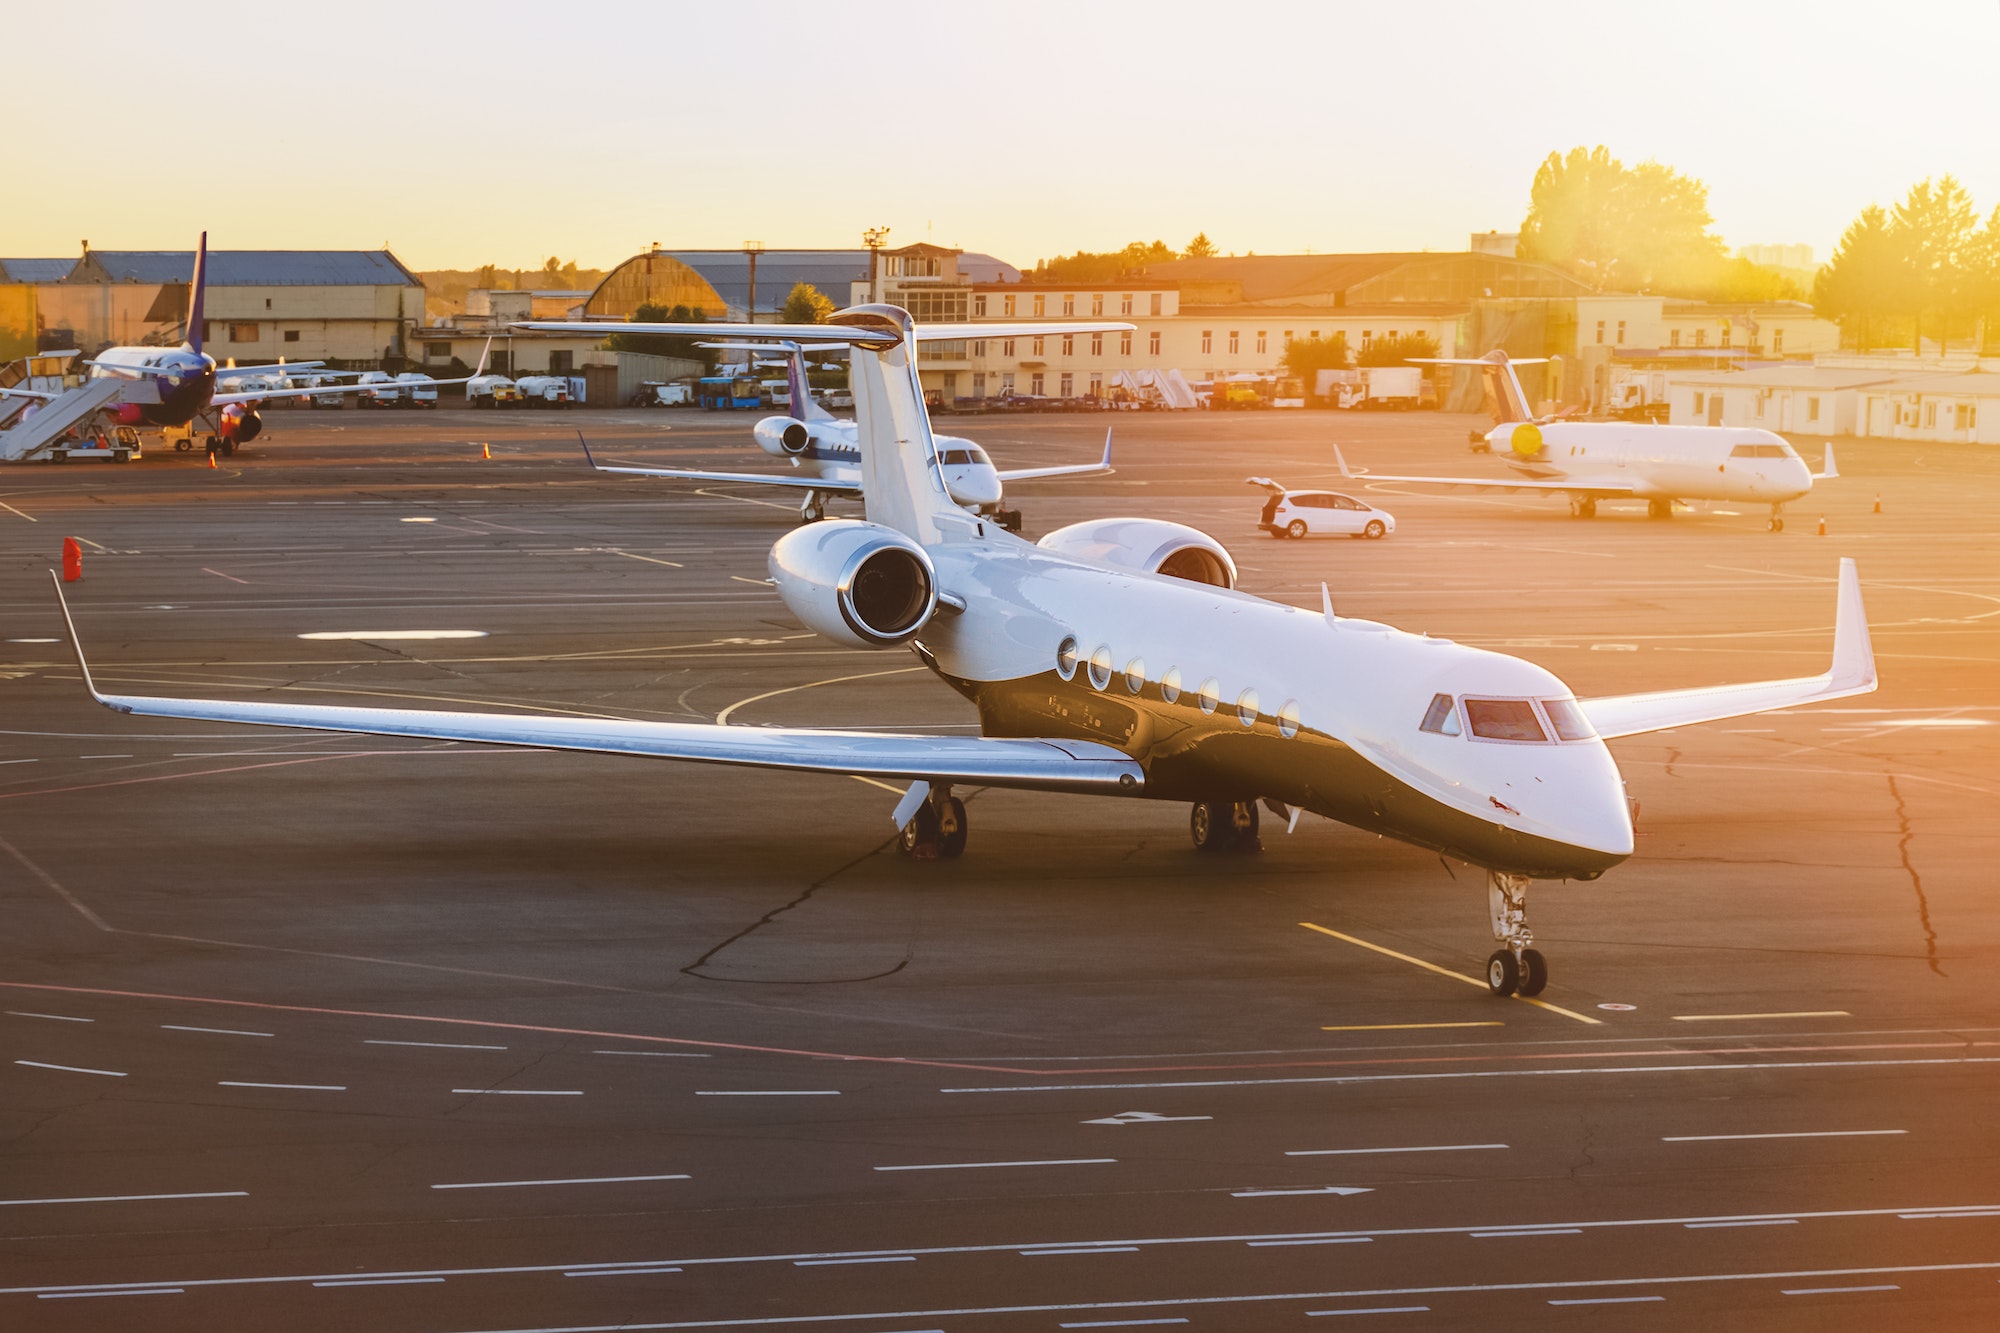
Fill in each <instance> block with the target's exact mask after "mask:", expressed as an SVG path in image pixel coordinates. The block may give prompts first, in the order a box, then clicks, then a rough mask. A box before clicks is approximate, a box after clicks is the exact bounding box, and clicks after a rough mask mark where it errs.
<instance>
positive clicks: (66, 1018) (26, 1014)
mask: <svg viewBox="0 0 2000 1333" xmlns="http://www.w3.org/2000/svg"><path fill="white" fill-rule="evenodd" d="M5 1012H6V1013H7V1014H8V1015H9V1016H11V1017H13V1018H53V1019H54V1020H55V1021H56V1022H58V1023H95V1022H96V1021H97V1020H96V1019H94V1018H77V1017H75V1016H74V1015H72V1014H38V1013H34V1012H32V1011H31V1010H27V1009H8V1010H6V1011H5Z"/></svg>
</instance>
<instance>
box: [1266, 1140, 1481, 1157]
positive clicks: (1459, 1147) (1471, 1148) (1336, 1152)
mask: <svg viewBox="0 0 2000 1333" xmlns="http://www.w3.org/2000/svg"><path fill="white" fill-rule="evenodd" d="M1509 1146H1510V1145H1508V1144H1505V1143H1434V1144H1428V1145H1426V1146H1424V1147H1421V1148H1301V1149H1298V1150H1297V1151H1294V1152H1288V1153H1286V1154H1285V1156H1287V1157H1366V1156H1372V1155H1374V1154H1376V1153H1405V1152H1481V1151H1484V1150H1487V1149H1493V1148H1506V1147H1509Z"/></svg>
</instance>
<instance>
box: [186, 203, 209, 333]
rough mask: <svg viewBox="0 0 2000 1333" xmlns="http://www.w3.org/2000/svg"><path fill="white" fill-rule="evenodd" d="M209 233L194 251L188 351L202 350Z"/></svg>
mask: <svg viewBox="0 0 2000 1333" xmlns="http://www.w3.org/2000/svg"><path fill="white" fill-rule="evenodd" d="M207 297H208V233H207V232H203V233H202V234H201V241H200V242H199V243H198V244H197V245H196V246H195V249H194V282H193V284H192V285H191V287H190V289H189V291H188V322H187V345H188V350H190V351H194V352H199V351H200V350H201V326H202V324H203V322H204V321H203V311H204V310H205V309H206V308H207V305H208V301H207Z"/></svg>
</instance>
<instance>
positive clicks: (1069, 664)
mask: <svg viewBox="0 0 2000 1333" xmlns="http://www.w3.org/2000/svg"><path fill="white" fill-rule="evenodd" d="M1077 656H1078V649H1077V646H1076V635H1074V634H1072V635H1070V636H1069V637H1068V638H1066V639H1064V640H1063V641H1062V643H1061V644H1059V645H1058V646H1057V647H1056V674H1057V675H1058V676H1061V677H1062V678H1063V679H1064V680H1068V679H1070V678H1071V677H1072V676H1074V675H1076V660H1077Z"/></svg>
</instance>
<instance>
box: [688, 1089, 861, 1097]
mask: <svg viewBox="0 0 2000 1333" xmlns="http://www.w3.org/2000/svg"><path fill="white" fill-rule="evenodd" d="M839 1095H840V1089H838V1088H804V1089H798V1090H795V1091H783V1092H709V1091H698V1092H696V1093H695V1096H697V1097H838V1096H839Z"/></svg>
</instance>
